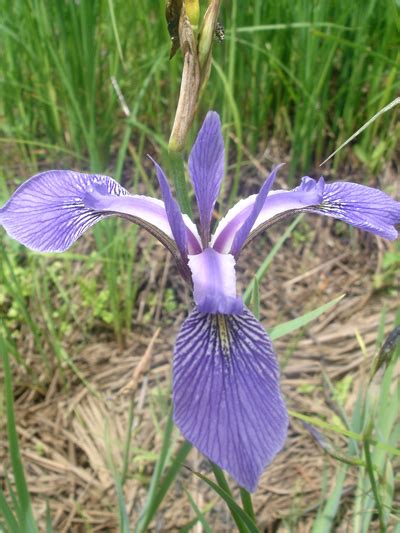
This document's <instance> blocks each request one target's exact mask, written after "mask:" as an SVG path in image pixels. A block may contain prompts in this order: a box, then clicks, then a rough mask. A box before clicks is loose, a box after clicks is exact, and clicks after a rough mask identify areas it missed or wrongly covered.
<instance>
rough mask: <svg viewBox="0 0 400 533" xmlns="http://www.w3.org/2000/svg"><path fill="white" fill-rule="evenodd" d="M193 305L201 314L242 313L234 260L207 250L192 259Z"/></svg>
mask: <svg viewBox="0 0 400 533" xmlns="http://www.w3.org/2000/svg"><path fill="white" fill-rule="evenodd" d="M189 268H190V270H191V272H192V280H193V295H194V301H195V302H196V305H197V307H198V309H199V311H200V312H202V313H222V314H235V313H241V312H242V311H243V301H242V299H241V298H238V297H237V296H236V273H235V259H234V257H233V256H232V255H229V254H220V253H218V252H216V251H215V250H213V249H212V248H206V249H205V250H204V251H203V252H201V254H197V255H190V256H189Z"/></svg>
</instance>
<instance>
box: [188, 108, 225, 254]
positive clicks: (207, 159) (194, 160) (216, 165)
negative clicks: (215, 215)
mask: <svg viewBox="0 0 400 533" xmlns="http://www.w3.org/2000/svg"><path fill="white" fill-rule="evenodd" d="M189 173H190V176H191V178H192V182H193V187H194V192H195V195H196V199H197V205H198V208H199V214H200V234H201V238H202V241H203V246H204V247H206V246H207V245H208V241H209V238H210V223H211V217H212V211H213V208H214V205H215V202H216V200H217V197H218V193H219V189H220V186H221V181H222V178H223V175H224V140H223V138H222V132H221V121H220V119H219V116H218V114H217V113H216V112H215V111H209V112H208V113H207V116H206V118H205V120H204V122H203V125H202V127H201V129H200V131H199V134H198V136H197V139H196V141H195V143H194V145H193V148H192V151H191V152H190V156H189Z"/></svg>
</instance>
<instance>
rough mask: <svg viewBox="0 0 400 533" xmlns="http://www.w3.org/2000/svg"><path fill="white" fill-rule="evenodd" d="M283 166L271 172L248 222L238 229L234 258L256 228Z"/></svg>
mask: <svg viewBox="0 0 400 533" xmlns="http://www.w3.org/2000/svg"><path fill="white" fill-rule="evenodd" d="M281 166H282V164H281V165H278V166H277V167H275V168H274V170H273V171H272V172H271V174H270V175H269V176H268V178H267V179H266V180H265V182H264V185H263V186H262V187H261V189H260V191H259V193H258V194H257V197H256V199H255V202H254V204H253V207H252V209H251V211H250V214H249V215H248V217H247V218H246V220H245V221H244V222H243V224H242V225H241V227H240V228H239V229H238V231H237V232H236V233H235V237H234V239H233V243H232V247H231V250H230V253H231V254H232V255H233V256H234V257H237V255H238V254H239V252H240V250H241V248H242V247H243V245H244V243H245V241H246V239H247V237H248V236H249V233H250V231H251V229H252V227H253V226H254V223H255V221H256V220H257V218H258V215H259V214H260V212H261V210H262V208H263V206H264V204H265V201H266V199H267V196H268V193H269V192H270V190H271V187H272V185H273V183H274V181H275V178H276V174H277V172H278V170H279V169H280V167H281Z"/></svg>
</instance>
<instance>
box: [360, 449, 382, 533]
mask: <svg viewBox="0 0 400 533" xmlns="http://www.w3.org/2000/svg"><path fill="white" fill-rule="evenodd" d="M369 445H370V441H369V439H366V440H365V441H364V453H365V462H366V464H367V473H368V477H369V481H370V483H371V489H372V492H373V495H374V499H375V504H376V509H377V511H378V518H379V530H380V531H381V533H385V531H386V525H385V517H384V514H383V507H382V502H381V498H380V495H379V491H378V487H377V484H376V479H375V475H374V466H373V463H372V457H371V450H370V447H369Z"/></svg>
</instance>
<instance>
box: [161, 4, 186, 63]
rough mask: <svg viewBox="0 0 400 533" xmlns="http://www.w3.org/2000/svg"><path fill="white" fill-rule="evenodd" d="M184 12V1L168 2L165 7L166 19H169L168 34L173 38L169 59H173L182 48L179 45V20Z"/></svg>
mask: <svg viewBox="0 0 400 533" xmlns="http://www.w3.org/2000/svg"><path fill="white" fill-rule="evenodd" d="M181 10H182V0H167V3H166V6H165V18H166V19H167V26H168V33H169V36H170V37H171V52H170V54H169V58H170V59H171V58H173V57H174V55H175V54H176V52H177V50H178V49H179V47H180V43H179V19H180V16H181Z"/></svg>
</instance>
